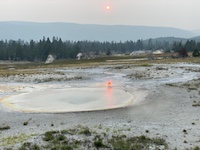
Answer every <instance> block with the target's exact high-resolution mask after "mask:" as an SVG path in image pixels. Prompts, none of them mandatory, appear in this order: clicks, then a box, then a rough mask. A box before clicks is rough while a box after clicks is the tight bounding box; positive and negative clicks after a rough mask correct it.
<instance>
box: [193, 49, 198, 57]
mask: <svg viewBox="0 0 200 150" xmlns="http://www.w3.org/2000/svg"><path fill="white" fill-rule="evenodd" d="M192 56H193V57H199V56H200V51H199V50H198V49H195V50H194V51H193V53H192Z"/></svg>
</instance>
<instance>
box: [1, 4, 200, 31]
mask: <svg viewBox="0 0 200 150" xmlns="http://www.w3.org/2000/svg"><path fill="white" fill-rule="evenodd" d="M107 5H109V6H110V9H109V10H107V9H106V6H107ZM199 6H200V1H199V0H192V1H191V0H167V1H161V0H150V1H146V0H126V1H122V0H95V1H94V0H85V1H80V0H42V1H41V0H1V1H0V13H1V14H3V15H1V16H0V21H25V22H27V21H28V22H67V23H78V24H100V25H130V26H157V27H172V28H179V29H184V30H196V29H200V20H199V18H200V9H199V8H198V7H199Z"/></svg>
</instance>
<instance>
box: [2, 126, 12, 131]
mask: <svg viewBox="0 0 200 150" xmlns="http://www.w3.org/2000/svg"><path fill="white" fill-rule="evenodd" d="M9 129H10V126H3V127H0V131H3V130H9Z"/></svg>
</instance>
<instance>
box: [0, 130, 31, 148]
mask: <svg viewBox="0 0 200 150" xmlns="http://www.w3.org/2000/svg"><path fill="white" fill-rule="evenodd" d="M32 136H33V135H26V134H23V133H22V134H20V135H18V136H10V137H7V138H3V139H1V141H0V145H2V146H8V145H15V144H17V143H23V142H24V141H26V140H28V139H29V138H31V137H32Z"/></svg>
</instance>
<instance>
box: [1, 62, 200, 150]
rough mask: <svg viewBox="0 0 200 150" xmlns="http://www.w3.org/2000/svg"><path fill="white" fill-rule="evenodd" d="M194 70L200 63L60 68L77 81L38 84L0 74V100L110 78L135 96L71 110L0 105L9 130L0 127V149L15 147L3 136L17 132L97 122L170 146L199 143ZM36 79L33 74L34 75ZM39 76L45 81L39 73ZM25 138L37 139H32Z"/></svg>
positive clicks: (198, 91)
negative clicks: (108, 106) (105, 106)
mask: <svg viewBox="0 0 200 150" xmlns="http://www.w3.org/2000/svg"><path fill="white" fill-rule="evenodd" d="M199 69H200V66H199V65H187V64H178V65H159V66H158V65H154V66H151V67H136V66H127V65H120V66H106V67H105V66H104V67H98V68H92V69H90V68H87V69H78V70H76V69H66V68H63V69H60V70H59V72H62V73H63V74H66V75H67V74H70V75H71V74H73V75H74V76H79V77H81V78H80V80H77V79H70V80H67V81H66V80H64V81H62V80H61V81H59V82H58V81H54V80H52V81H48V82H43V83H35V82H34V81H35V80H33V79H32V78H33V77H31V80H30V82H29V83H26V81H27V80H28V78H29V77H28V76H27V77H23V78H20V77H19V76H13V77H12V78H9V77H1V85H0V91H1V93H0V96H1V98H3V97H6V96H9V95H13V94H18V93H23V92H32V91H34V90H42V89H47V88H51V89H52V88H61V87H62V88H65V87H70V86H71V87H78V86H80V87H85V86H90V87H93V86H94V87H98V86H104V85H105V84H106V81H107V80H108V79H111V80H112V82H113V84H114V85H113V88H114V87H116V88H119V87H120V88H121V89H123V90H127V91H128V92H129V93H131V94H133V95H134V97H135V98H134V103H133V105H131V106H128V107H125V108H119V109H113V110H104V111H90V112H76V113H23V112H16V111H13V110H12V109H10V108H7V107H5V106H4V105H3V104H2V103H0V127H4V126H9V127H10V129H9V130H2V131H0V149H3V148H5V147H13V148H16V147H17V146H19V145H20V143H19V144H18V145H17V144H16V145H14V146H13V145H6V146H3V144H2V141H1V140H2V139H3V138H7V137H11V136H15V135H20V134H22V133H24V134H26V135H32V134H36V135H40V134H43V133H44V132H46V131H50V130H63V129H67V128H71V127H75V126H77V125H84V126H88V127H89V128H91V129H92V128H94V129H97V128H98V126H100V125H101V126H102V127H103V129H105V128H110V130H116V129H122V128H123V129H127V130H126V132H124V133H125V134H126V135H127V136H140V135H146V136H148V137H159V138H163V139H165V140H166V141H167V143H168V145H169V147H170V149H174V148H177V149H186V148H194V147H195V146H200V115H199V112H200V107H198V106H197V107H195V106H194V104H196V103H198V102H200V86H199V85H200V81H199V79H200V72H199ZM59 74H60V73H59ZM63 74H62V76H63ZM40 77H41V75H38V76H37V75H35V76H34V78H35V79H38V78H40ZM6 78H9V80H10V82H9V83H6V82H4V81H6ZM41 78H42V80H44V76H42V77H41ZM70 78H71V77H70ZM17 79H18V80H17ZM18 81H20V82H18ZM26 123H27V125H25V124H26ZM128 129H129V130H128ZM147 131H148V132H147ZM29 140H31V141H33V142H34V141H35V142H37V140H36V139H34V138H32V139H29Z"/></svg>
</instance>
